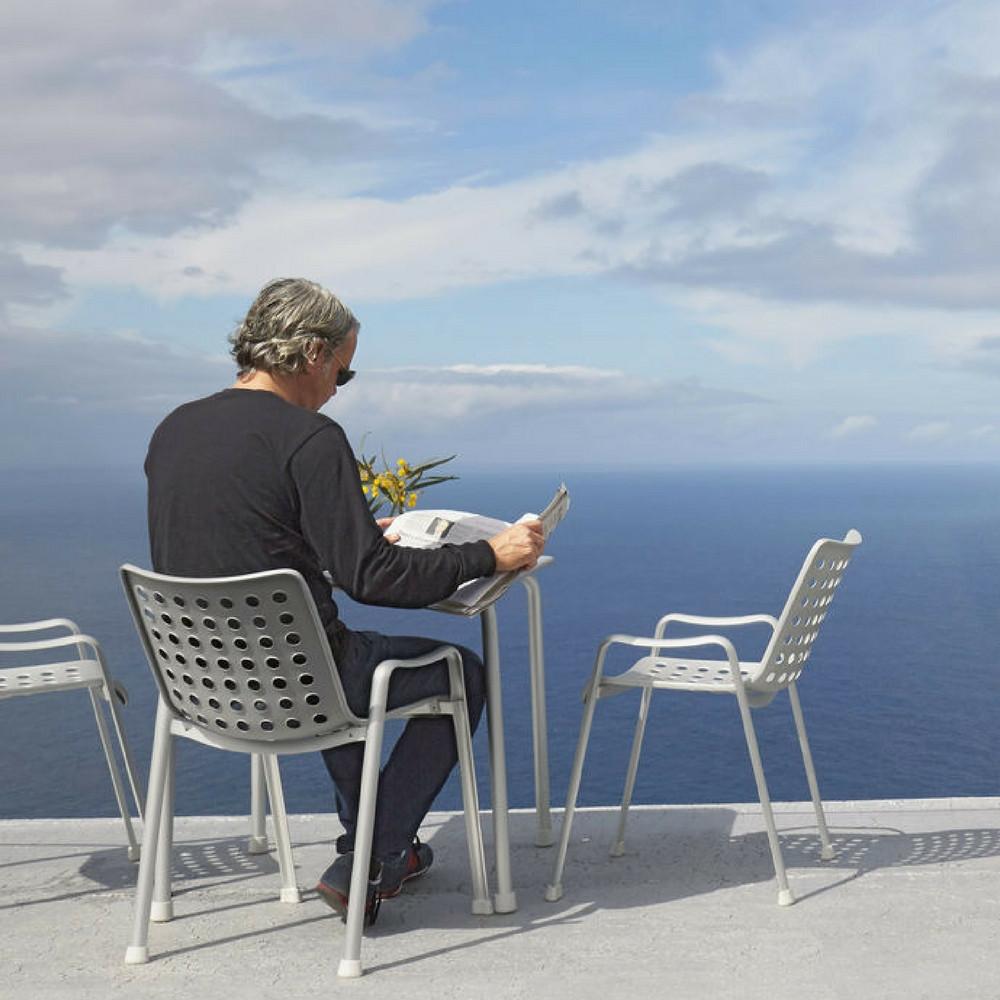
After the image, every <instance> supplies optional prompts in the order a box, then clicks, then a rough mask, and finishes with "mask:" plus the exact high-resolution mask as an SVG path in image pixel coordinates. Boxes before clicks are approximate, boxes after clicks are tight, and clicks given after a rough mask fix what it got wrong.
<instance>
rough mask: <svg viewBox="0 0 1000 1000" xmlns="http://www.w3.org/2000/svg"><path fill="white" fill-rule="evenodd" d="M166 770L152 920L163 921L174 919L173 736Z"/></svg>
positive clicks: (151, 913)
mask: <svg viewBox="0 0 1000 1000" xmlns="http://www.w3.org/2000/svg"><path fill="white" fill-rule="evenodd" d="M166 756H167V771H166V775H165V777H164V779H163V806H162V808H161V811H160V835H159V838H158V840H157V842H156V869H155V872H156V874H155V875H154V877H153V903H152V907H151V909H150V914H149V917H150V920H152V921H154V922H155V923H158V924H162V923H166V922H167V921H168V920H173V919H174V903H173V899H172V898H171V894H170V870H171V865H172V862H173V853H174V770H175V761H176V756H177V755H176V752H175V750H174V743H173V740H171V741H170V745H169V748H168V749H167V755H166Z"/></svg>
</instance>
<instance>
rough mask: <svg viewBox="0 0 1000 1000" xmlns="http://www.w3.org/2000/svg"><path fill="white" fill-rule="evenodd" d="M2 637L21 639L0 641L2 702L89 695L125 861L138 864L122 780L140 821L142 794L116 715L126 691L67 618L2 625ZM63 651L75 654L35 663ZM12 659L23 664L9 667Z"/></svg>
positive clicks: (93, 645)
mask: <svg viewBox="0 0 1000 1000" xmlns="http://www.w3.org/2000/svg"><path fill="white" fill-rule="evenodd" d="M52 632H64V633H66V634H64V635H56V636H52V635H49V636H48V637H47V638H39V636H40V635H43V634H45V633H52ZM0 635H15V636H18V637H22V638H20V639H19V641H16V642H0V701H3V700H5V699H7V698H23V697H27V696H29V695H37V694H52V693H54V692H57V691H81V690H86V691H87V693H88V694H89V695H90V705H91V708H92V709H93V710H94V720H95V721H96V722H97V732H98V735H99V736H100V739H101V747H102V749H103V750H104V758H105V760H106V761H107V763H108V772H109V773H110V775H111V785H112V787H113V788H114V793H115V801H116V802H117V804H118V812H119V813H120V814H121V818H122V822H123V823H124V825H125V836H126V838H127V840H128V858H129V861H138V860H139V842H138V840H137V839H136V836H135V830H134V828H133V825H132V816H131V814H130V812H129V807H128V802H127V801H126V794H125V781H126V780H127V782H128V786H129V789H130V790H131V792H132V799H133V801H134V802H135V804H136V809H137V811H138V814H139V818H140V819H142V791H141V788H140V785H139V782H138V780H137V779H136V767H135V761H134V759H133V757H132V751H131V750H130V749H129V745H128V740H127V739H126V737H125V729H124V727H123V725H122V720H121V715H120V713H119V705H120V704H121V705H125V704H127V703H128V692H127V691H126V690H125V687H124V685H123V684H121V683H120V682H118V681H116V680H115V679H114V678H113V677H112V676H111V673H110V672H109V670H108V667H107V664H106V663H105V660H104V653H103V652H102V651H101V646H100V643H99V642H98V641H97V640H96V639H95V638H93V636H90V635H85V634H84V633H83V632H81V631H80V627H79V626H78V625H77V624H76V622H74V621H71V620H70V619H69V618H46V619H44V620H42V621H35V622H22V623H20V624H16V625H0ZM64 650H69V651H70V653H71V654H75V655H73V656H71V658H70V659H65V658H62V659H59V660H58V661H57V662H45V663H38V662H37V660H39V659H44V660H46V661H48V659H49V655H50V653H53V652H57V651H58V653H60V654H62V652H63V651H64ZM11 659H13V660H18V661H21V662H19V663H17V665H10V660H11ZM102 702H103V703H104V704H105V705H106V706H107V711H108V714H109V715H110V716H111V725H112V727H113V728H114V731H115V736H116V738H117V740H118V748H119V751H120V753H121V758H122V764H123V765H124V767H125V780H123V779H122V774H121V771H120V770H119V767H118V763H117V761H116V760H115V754H114V750H113V749H112V746H111V735H110V733H109V732H108V725H107V721H106V719H105V717H104V712H103V710H102V707H101V703H102Z"/></svg>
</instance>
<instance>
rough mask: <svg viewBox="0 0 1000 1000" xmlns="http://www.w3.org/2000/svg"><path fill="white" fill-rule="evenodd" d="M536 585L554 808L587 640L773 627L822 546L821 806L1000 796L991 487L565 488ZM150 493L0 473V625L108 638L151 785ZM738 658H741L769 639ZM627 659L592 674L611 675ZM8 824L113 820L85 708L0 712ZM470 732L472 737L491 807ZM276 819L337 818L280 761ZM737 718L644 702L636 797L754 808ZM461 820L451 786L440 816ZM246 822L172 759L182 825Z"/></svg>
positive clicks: (519, 753) (529, 484)
mask: <svg viewBox="0 0 1000 1000" xmlns="http://www.w3.org/2000/svg"><path fill="white" fill-rule="evenodd" d="M458 471H460V472H462V476H463V477H462V479H461V480H459V481H458V482H457V483H450V484H446V485H444V486H441V487H438V488H436V489H435V490H433V491H430V492H428V493H427V494H426V496H425V497H424V498H423V503H424V504H425V505H427V506H442V507H455V508H459V509H469V510H479V511H482V512H483V513H489V514H492V515H495V516H498V517H504V518H508V519H514V518H516V517H517V516H519V515H520V514H521V513H523V512H524V511H525V510H531V509H538V508H540V507H542V506H544V504H545V503H546V502H547V500H548V499H549V497H550V496H551V493H552V491H553V490H554V488H555V487H556V486H557V485H558V481H557V479H556V478H555V477H554V476H553V475H551V474H548V473H540V472H538V471H537V470H536V471H526V472H523V473H513V472H510V471H504V472H503V473H500V472H496V471H493V472H488V473H471V472H468V471H465V470H461V469H460V470H458ZM567 484H568V486H569V488H570V490H571V493H572V496H573V506H572V509H571V511H570V513H569V515H568V517H567V519H566V521H565V522H564V523H563V524H562V526H561V527H560V528H559V531H558V532H557V534H556V536H555V537H554V539H553V540H552V543H551V546H550V549H549V551H550V553H551V554H552V555H553V556H555V563H554V564H553V566H552V567H551V568H549V569H547V570H546V571H545V572H544V573H543V575H542V576H541V577H540V579H541V582H542V591H543V605H544V615H545V653H546V668H547V690H548V714H549V749H550V760H551V773H552V791H553V803H554V804H557V805H558V804H561V803H562V801H563V798H564V796H565V790H566V781H567V778H568V773H569V768H570V763H571V760H572V755H573V749H574V746H575V741H576V736H577V731H578V726H579V722H580V715H581V702H580V692H581V689H582V687H583V685H584V683H585V681H586V679H587V677H588V675H589V672H590V669H591V666H592V663H593V657H594V653H595V650H596V647H597V644H598V642H599V641H600V640H601V639H602V638H603V637H604V636H605V635H606V634H608V633H610V632H632V633H635V634H649V633H650V631H651V630H652V627H653V624H654V623H655V621H656V619H657V618H658V617H659V616H660V615H661V614H663V613H665V612H667V611H672V610H674V611H689V612H695V613H705V614H749V613H753V612H768V613H772V614H777V613H778V612H779V610H780V608H781V606H782V604H783V602H784V599H785V597H786V596H787V593H788V589H789V587H790V585H791V583H792V581H793V579H794V577H795V574H796V573H797V571H798V568H799V566H800V564H801V561H802V559H803V557H804V555H805V553H806V551H807V550H808V548H809V546H810V545H811V544H812V542H813V541H814V540H815V539H816V538H817V537H820V536H829V537H842V536H843V534H844V533H845V532H846V531H847V529H848V528H852V527H854V528H858V529H859V530H860V531H861V532H862V534H863V535H864V539H865V540H864V544H863V545H862V546H861V547H860V548H859V549H858V551H857V554H856V556H855V559H854V562H853V563H852V565H851V567H850V569H849V570H848V572H847V574H846V576H845V579H844V582H843V585H842V586H841V587H840V589H839V591H838V595H837V600H836V601H835V602H834V604H833V606H832V609H831V612H830V614H829V616H828V618H827V621H826V623H825V624H824V627H823V631H822V632H821V634H820V637H819V639H818V640H817V642H816V646H815V648H814V652H813V656H812V658H811V660H810V661H809V663H808V665H807V669H806V672H805V673H804V674H803V677H802V679H801V681H800V684H799V691H800V694H801V697H802V702H803V709H804V712H805V715H806V720H807V723H808V725H809V732H810V739H811V742H812V748H813V754H814V757H815V761H816V767H817V771H818V774H819V779H820V786H821V790H822V792H823V795H824V797H826V798H831V799H845V798H850V799H859V798H889V797H909V796H943V795H995V794H998V792H1000V773H998V762H1000V754H998V750H1000V746H998V743H1000V738H998V735H997V734H998V730H1000V726H998V715H1000V628H998V625H1000V594H998V587H997V583H996V581H997V578H998V574H1000V508H998V503H997V498H998V496H1000V468H996V467H919V468H916V467H888V468H886V467H844V468H841V467H838V468H833V467H815V468H811V467H810V468H775V469H764V470H762V469H758V468H753V469H749V468H730V469H667V470H662V471H658V472H649V471H642V472H638V471H631V472H615V473H610V472H609V473H597V472H581V473H579V474H574V475H571V476H567ZM147 552H148V549H147V541H146V531H145V510H144V484H143V481H142V479H141V476H140V475H138V474H137V473H136V472H125V471H120V470H119V471H100V472H95V471H93V470H87V471H81V470H73V471H67V470H61V471H57V470H48V471H45V472H38V471H33V472H10V471H9V472H8V473H7V474H6V475H5V483H4V489H3V491H0V559H2V565H3V573H2V574H0V621H6V622H12V621H24V620H30V619H37V618H42V617H49V616H54V615H59V616H66V617H70V618H73V619H75V620H76V621H77V622H78V623H79V624H80V625H81V626H82V627H83V629H84V630H85V631H87V632H90V633H92V634H93V635H95V636H96V637H97V638H98V639H99V640H100V641H101V643H102V644H103V646H104V649H105V652H106V654H107V656H108V659H109V662H110V665H111V669H112V671H113V673H114V674H115V675H116V677H118V679H120V680H121V681H123V682H124V683H125V684H126V686H127V687H128V689H129V692H130V695H131V700H130V703H129V706H128V707H127V708H126V709H125V710H124V715H125V722H126V727H127V730H128V735H129V738H130V740H131V743H132V746H133V750H134V751H135V754H136V757H137V758H138V760H139V763H140V767H141V769H142V771H143V773H145V770H146V768H147V767H148V761H149V753H150V748H151V735H152V721H153V714H154V706H155V690H154V686H153V682H152V679H151V677H150V676H149V668H148V666H147V665H146V663H145V661H144V659H143V656H142V653H141V649H140V646H139V643H138V640H137V639H136V638H135V636H134V633H133V629H132V624H131V621H130V619H129V615H128V611H127V608H126V606H125V601H124V598H123V596H122V592H121V587H120V583H119V580H118V575H117V567H118V566H119V564H121V563H122V562H126V561H128V562H135V563H138V564H140V565H148V555H147ZM342 613H343V617H344V619H345V620H346V621H347V622H348V624H350V625H351V626H353V627H357V628H375V629H379V630H382V631H384V632H396V633H408V634H423V635H431V636H435V637H439V638H441V639H442V640H447V641H455V642H462V643H465V644H467V645H472V646H473V647H477V646H478V643H479V629H478V624H477V623H476V622H475V621H465V620H460V619H455V618H451V617H448V616H443V615H438V614H435V613H432V612H425V611H410V612H403V611H396V610H389V609H382V608H372V607H362V606H359V605H356V604H353V603H352V602H350V601H344V602H343V605H342ZM498 615H499V620H500V628H501V641H502V662H503V684H504V692H503V693H504V709H505V717H506V724H507V729H506V732H507V751H508V767H509V781H510V796H511V802H512V804H513V805H516V806H528V805H530V804H532V802H533V786H532V763H531V730H530V711H529V689H528V669H527V641H526V640H527V628H526V617H525V599H524V596H523V592H522V588H520V587H518V588H515V589H514V590H512V591H511V592H510V593H509V594H508V595H507V596H506V597H505V598H504V600H503V601H502V603H501V604H500V606H499V608H498ZM743 639H744V644H741V645H740V646H739V648H740V649H741V650H745V652H746V654H747V655H750V654H752V653H753V652H755V651H759V649H760V647H761V645H762V635H761V634H760V633H757V634H756V635H754V634H752V633H748V634H747V635H746V636H745V637H743ZM626 656H627V654H622V655H621V658H620V659H618V660H615V661H612V662H610V663H609V668H611V669H614V667H615V666H621V667H624V666H626V665H627V659H626ZM637 701H638V699H637V695H636V694H628V695H622V696H619V697H617V698H612V699H609V700H607V701H603V702H602V703H601V704H600V706H599V708H598V712H597V717H596V721H595V726H594V731H593V736H592V742H591V752H590V755H589V757H588V763H587V768H586V770H585V774H584V782H583V787H582V791H581V802H583V803H586V804H608V803H613V802H615V801H616V799H617V797H618V796H619V795H620V793H621V785H622V781H623V778H624V773H625V766H626V761H627V756H628V749H629V741H630V738H631V730H632V724H633V720H634V717H635V711H636V707H637ZM755 721H756V723H757V727H758V735H759V738H760V741H761V751H762V754H763V757H764V762H765V767H766V771H767V776H768V781H769V785H770V788H771V793H772V796H773V797H774V798H775V799H778V800H788V799H803V798H806V797H807V796H808V791H807V788H806V784H805V778H804V776H803V773H802V767H801V761H800V758H799V756H798V747H797V742H796V739H795V733H794V728H793V724H792V720H791V713H790V710H789V708H788V701H787V697H786V696H784V695H781V696H779V698H778V699H776V701H775V702H774V703H773V704H772V705H771V706H770V707H769V708H767V709H764V710H762V711H760V712H757V713H755ZM0 725H2V733H3V736H2V740H0V747H2V754H3V780H2V784H0V817H5V818H6V817H45V816H93V815H113V814H114V811H115V810H114V800H113V797H112V794H111V788H110V783H109V780H108V777H107V773H106V770H105V768H104V762H103V757H102V754H101V751H100V746H99V743H98V739H97V735H96V730H95V727H94V724H93V719H92V717H91V715H90V712H89V705H88V703H87V698H86V696H85V695H83V694H80V693H71V694H61V695H49V696H44V697H30V698H21V699H10V700H6V701H0ZM485 743H486V740H485V723H484V724H483V725H482V727H481V729H480V732H479V734H478V735H477V737H476V748H477V758H478V761H479V774H480V782H481V788H482V793H483V796H484V801H488V794H489V779H488V770H487V767H486V756H485ZM282 774H283V777H284V784H285V794H286V797H287V799H288V805H289V808H290V809H292V810H294V811H302V812H317V811H328V810H329V809H330V808H331V803H332V794H331V787H330V783H329V780H328V778H327V776H326V772H325V769H324V768H323V766H322V762H321V761H320V759H319V757H318V755H312V756H303V757H296V758H284V759H283V760H282ZM755 798H756V793H755V789H754V785H753V779H752V775H751V772H750V766H749V762H748V760H747V755H746V749H745V745H744V743H743V737H742V730H741V727H740V724H739V717H738V714H737V710H736V705H735V700H734V699H732V698H723V697H719V698H710V697H706V696H698V695H686V694H676V693H662V694H659V695H657V696H656V697H655V698H654V699H653V706H652V712H651V718H650V723H649V728H648V730H647V737H646V744H645V749H644V753H643V758H642V762H641V764H640V769H639V776H638V781H637V785H636V790H635V801H637V802H648V803H664V802H665V803H674V802H722V801H753V800H754V799H755ZM458 804H459V792H458V788H457V785H456V784H455V782H454V781H452V782H451V783H450V784H449V785H448V786H447V787H446V788H445V790H444V791H443V792H442V795H441V797H440V799H439V801H438V805H439V807H442V808H445V807H447V808H451V807H455V806H457V805H458ZM247 808H248V783H247V766H246V763H245V760H244V759H243V758H240V757H237V756H236V755H228V754H220V753H217V752H212V751H209V750H205V749H202V748H199V747H196V746H194V745H193V744H188V743H187V741H182V745H181V746H180V748H179V754H178V811H179V812H182V813H213V814H220V813H223V814H225V813H231V814H238V813H241V812H244V811H246V809H247Z"/></svg>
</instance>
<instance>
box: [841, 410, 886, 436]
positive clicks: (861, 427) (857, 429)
mask: <svg viewBox="0 0 1000 1000" xmlns="http://www.w3.org/2000/svg"><path fill="white" fill-rule="evenodd" d="M877 424H878V420H877V419H876V418H875V417H872V416H869V415H867V414H866V415H859V416H852V417H844V419H843V420H841V421H840V423H839V424H836V425H835V426H834V427H832V428H831V429H830V437H832V438H833V439H834V440H840V439H842V438H846V437H852V436H854V435H855V434H861V433H862V432H863V431H869V430H871V429H872V428H873V427H875V426H876V425H877Z"/></svg>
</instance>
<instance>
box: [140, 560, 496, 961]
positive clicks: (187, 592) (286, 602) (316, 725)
mask: <svg viewBox="0 0 1000 1000" xmlns="http://www.w3.org/2000/svg"><path fill="white" fill-rule="evenodd" d="M121 573H122V582H123V584H124V587H125V593H126V595H127V597H128V602H129V607H130V609H131V611H132V617H133V619H134V620H135V624H136V628H137V630H138V632H139V636H140V638H141V640H142V644H143V646H144V648H145V650H146V655H147V657H148V659H149V662H150V665H151V667H152V670H153V677H154V679H155V680H156V684H157V687H158V688H159V692H160V697H159V703H158V707H157V712H156V731H155V735H154V738H153V759H152V763H151V765H150V777H149V797H148V799H147V801H146V823H145V829H144V831H143V855H142V862H141V864H140V867H139V881H138V886H137V888H136V905H135V923H134V927H133V931H132V940H131V943H130V944H129V947H128V949H127V951H126V953H125V961H126V963H128V964H137V963H142V962H145V961H147V960H148V947H147V942H148V936H149V921H150V918H152V919H154V920H157V921H162V920H169V919H171V917H172V916H173V905H172V902H171V898H170V852H171V846H172V839H173V768H174V765H173V740H174V737H177V736H183V737H186V738H188V739H192V740H195V741H197V742H198V743H202V744H204V745H205V746H210V747H215V748H216V749H219V750H232V751H236V752H238V753H247V754H257V755H260V760H261V762H262V763H263V770H264V774H265V777H266V780H267V793H268V797H269V799H270V801H271V808H272V811H273V814H274V830H275V839H276V841H277V846H278V863H279V868H280V870H281V881H282V889H281V899H282V900H283V901H286V902H298V900H299V898H300V897H299V890H298V887H297V886H296V884H295V869H294V862H293V860H292V851H291V844H290V842H289V838H288V824H287V817H286V815H285V807H284V801H283V798H282V792H281V781H280V779H279V776H278V767H277V756H276V755H278V754H286V753H310V752H313V751H316V750H324V749H326V748H327V747H335V746H341V745H342V744H345V743H355V742H364V743H365V744H366V745H365V753H364V764H363V767H362V774H361V801H360V805H359V809H358V825H357V831H356V835H355V856H356V857H358V858H367V857H369V856H370V854H371V847H372V833H373V825H374V819H375V798H376V794H377V791H378V778H379V765H380V759H381V758H380V755H381V750H382V736H383V731H384V726H385V720H386V719H387V718H409V717H411V716H415V715H439V714H447V715H451V717H452V720H453V721H454V725H455V739H456V742H457V744H458V758H459V765H460V768H461V779H462V782H461V783H462V799H463V805H464V807H465V827H466V835H467V839H468V843H469V861H470V866H471V869H472V892H473V900H472V912H473V913H476V914H486V913H492V911H493V906H492V903H491V902H490V899H489V894H488V889H487V880H486V861H485V855H484V852H483V840H482V830H481V827H480V823H479V800H478V793H477V790H476V780H475V771H474V767H473V760H472V739H471V733H470V728H469V716H468V706H467V704H466V700H465V682H464V677H463V673H462V660H461V656H460V654H459V653H458V651H457V650H456V649H455V648H454V647H453V646H440V647H438V648H437V649H436V650H434V651H433V652H431V653H429V654H427V655H426V656H422V657H418V658H414V659H408V660H400V659H393V660H384V661H383V662H382V663H380V664H379V665H378V667H377V668H376V669H375V673H374V677H373V681H372V690H371V701H370V705H369V711H368V716H367V717H366V718H360V717H358V716H356V715H354V713H353V712H351V710H350V708H349V707H348V705H347V701H346V699H345V697H344V692H343V688H342V687H341V684H340V678H339V676H338V674H337V668H336V664H335V662H334V659H333V655H332V653H331V650H330V646H329V643H328V642H327V640H326V635H325V634H324V632H323V627H322V624H321V622H320V619H319V615H318V613H317V611H316V605H315V604H314V602H313V599H312V596H311V594H310V593H309V591H308V589H307V587H306V585H305V581H304V580H303V579H302V577H301V576H300V575H299V574H298V573H296V572H294V571H293V570H272V571H268V572H265V573H254V574H251V575H249V576H235V577H227V578H219V579H188V578H180V577H169V576H162V575H160V574H156V573H150V572H147V571H145V570H141V569H138V568H136V567H135V566H123V567H122V570H121ZM442 660H444V661H445V662H446V663H447V665H448V672H449V677H450V681H451V685H450V692H449V693H448V694H447V695H443V696H441V697H437V698H428V699H425V700H423V701H420V702H418V703H415V704H412V705H407V706H405V707H404V708H398V709H394V710H392V711H387V710H386V699H387V697H388V693H389V681H390V678H391V676H392V672H393V671H394V670H397V669H398V670H405V669H410V668H414V667H422V666H426V665H428V664H430V663H436V662H440V661H442ZM351 878H352V880H351V889H350V905H349V907H348V912H347V932H346V940H345V944H344V956H343V958H342V959H341V961H340V965H339V967H338V975H340V976H345V977H355V976H359V975H361V934H362V927H363V920H364V908H365V896H366V888H367V880H368V866H367V865H364V864H355V865H354V868H353V872H352V876H351Z"/></svg>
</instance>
